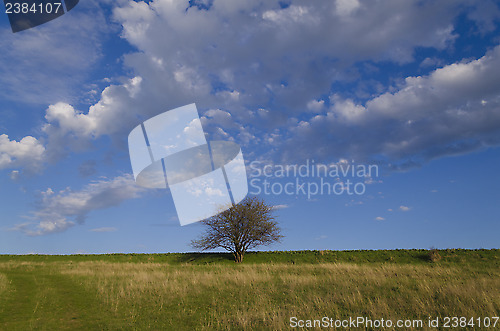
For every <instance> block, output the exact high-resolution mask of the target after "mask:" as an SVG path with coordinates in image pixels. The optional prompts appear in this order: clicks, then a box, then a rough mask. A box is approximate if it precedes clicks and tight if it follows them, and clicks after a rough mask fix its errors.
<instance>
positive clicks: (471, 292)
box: [0, 250, 500, 330]
mask: <svg viewBox="0 0 500 331" xmlns="http://www.w3.org/2000/svg"><path fill="white" fill-rule="evenodd" d="M436 254H437V255H439V258H436V256H437V255H436ZM233 261H234V260H233V256H232V255H231V254H230V253H186V254H111V255H69V256H46V255H25V256H12V255H0V330H30V329H47V330H60V329H68V330H69V329H71V330H75V329H76V330H79V329H80V330H84V329H130V328H132V329H147V328H151V329H165V330H194V329H206V330H212V329H217V330H219V329H222V330H224V329H248V330H254V329H258V330H263V329H264V330H281V329H290V327H289V325H290V317H292V316H296V317H297V318H299V319H318V318H321V317H323V316H329V317H331V318H337V319H343V318H348V317H353V318H355V317H357V316H364V317H369V318H372V319H380V318H384V319H387V318H391V319H423V320H427V319H428V317H429V316H432V317H438V316H440V317H444V316H465V317H485V316H498V315H499V312H500V250H473V251H468V250H435V251H428V250H393V251H299V252H253V253H252V252H250V253H247V254H246V255H245V260H244V262H243V263H240V264H235V263H234V262H233ZM474 329H481V328H477V327H475V328H474Z"/></svg>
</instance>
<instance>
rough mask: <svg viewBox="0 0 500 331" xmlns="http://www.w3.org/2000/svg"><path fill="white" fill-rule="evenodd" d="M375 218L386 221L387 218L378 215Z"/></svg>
mask: <svg viewBox="0 0 500 331" xmlns="http://www.w3.org/2000/svg"><path fill="white" fill-rule="evenodd" d="M375 220H376V221H385V218H383V217H382V216H377V217H375Z"/></svg>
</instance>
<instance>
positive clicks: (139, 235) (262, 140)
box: [0, 0, 500, 254]
mask: <svg viewBox="0 0 500 331" xmlns="http://www.w3.org/2000/svg"><path fill="white" fill-rule="evenodd" d="M499 23H500V8H499V4H498V2H495V1H465V0H464V1H423V2H422V1H381V2H376V3H375V2H373V1H357V0H356V1H347V0H337V1H326V0H325V1H314V2H311V1H235V0H213V1H166V0H155V1H148V2H137V1H129V0H119V1H108V0H102V1H97V0H87V1H81V2H80V4H79V5H78V6H77V7H75V8H74V9H73V10H72V11H71V12H69V13H67V14H66V15H63V16H62V17H60V18H58V19H56V20H54V21H51V22H49V23H46V24H44V25H41V26H38V27H36V28H33V29H30V30H26V31H23V32H19V33H12V32H11V30H10V27H9V25H8V19H7V17H6V16H3V18H2V19H1V21H0V33H1V34H2V36H1V38H0V40H1V41H0V43H1V44H2V54H1V55H0V59H1V61H0V73H1V74H0V86H1V87H2V88H1V89H0V102H1V103H0V114H1V115H0V208H1V213H0V253H2V254H26V253H49V254H71V253H111V252H184V251H192V248H190V247H189V242H190V240H191V239H194V238H195V237H197V236H198V235H199V234H200V233H201V231H202V227H201V226H200V225H199V224H192V225H188V226H184V227H181V226H180V225H179V222H178V220H177V216H176V210H175V207H174V204H173V202H172V196H171V194H170V193H169V191H168V190H163V191H162V190H146V189H143V188H141V187H139V186H137V185H136V184H135V182H134V180H133V176H132V169H131V166H130V160H129V155H128V148H127V136H128V133H129V132H130V131H131V130H132V129H133V128H134V127H136V126H137V125H138V124H139V123H141V121H144V120H146V119H148V118H150V117H152V116H155V115H157V114H160V113H162V112H164V111H167V110H169V109H173V108H176V107H179V106H183V105H186V104H190V103H193V102H194V103H196V105H197V107H198V111H199V114H200V117H201V121H202V125H203V128H204V130H205V132H206V133H207V138H208V139H209V140H231V141H234V142H236V143H238V144H239V145H240V146H241V148H242V151H243V155H244V157H245V160H246V162H247V165H248V166H249V165H250V163H251V162H255V161H258V162H259V164H260V165H261V166H264V165H273V166H276V165H294V164H295V165H301V164H305V163H307V162H311V161H314V162H316V163H321V164H325V165H344V166H345V165H346V164H366V165H369V164H376V165H377V166H378V167H379V169H380V172H379V176H372V177H366V178H357V180H358V182H360V183H363V184H364V187H365V188H366V191H365V192H364V194H361V195H348V194H339V195H327V194H323V195H321V194H316V195H314V196H312V197H309V198H308V197H307V196H304V195H303V194H298V195H287V194H268V195H266V194H263V193H261V194H260V195H259V196H260V197H261V198H264V199H265V200H266V201H268V202H269V203H270V204H273V205H275V206H276V216H277V217H278V218H277V219H278V221H279V223H280V225H281V227H282V228H283V231H284V234H285V236H286V237H285V239H284V240H283V242H282V243H280V244H276V245H274V246H272V247H270V248H269V249H276V250H291V249H293V250H295V249H385V248H430V247H438V248H451V247H455V248H498V247H499V239H498V233H500V226H499V216H498V215H500V207H499V206H500V204H499V202H500V201H499V200H500V194H499V193H498V190H497V188H498V187H500V176H499V175H498V168H499V165H500V149H499V148H498V146H499V144H500V38H499V36H500V33H499V32H500V29H499ZM248 174H250V168H248ZM261 179H263V178H261ZM270 180H272V181H273V183H277V184H276V185H278V184H280V183H281V184H282V185H284V184H286V182H287V181H290V180H292V181H293V180H295V178H271V179H270ZM314 180H317V179H312V181H314ZM335 180H338V181H340V182H343V183H345V180H346V179H345V178H340V179H335Z"/></svg>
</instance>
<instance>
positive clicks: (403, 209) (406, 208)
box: [399, 206, 411, 211]
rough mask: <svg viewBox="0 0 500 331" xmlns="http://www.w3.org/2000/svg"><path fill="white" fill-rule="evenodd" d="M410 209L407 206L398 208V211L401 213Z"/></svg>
mask: <svg viewBox="0 0 500 331" xmlns="http://www.w3.org/2000/svg"><path fill="white" fill-rule="evenodd" d="M410 209H411V208H410V207H407V206H399V210H401V211H409V210H410Z"/></svg>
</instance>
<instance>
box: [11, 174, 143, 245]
mask: <svg viewBox="0 0 500 331" xmlns="http://www.w3.org/2000/svg"><path fill="white" fill-rule="evenodd" d="M143 192H144V189H143V188H141V187H139V186H137V185H136V184H135V181H134V178H133V177H132V175H122V176H117V177H115V178H111V179H100V180H97V181H92V182H91V183H90V184H88V185H86V186H85V187H84V188H83V189H81V190H79V191H74V190H72V189H70V188H66V189H65V190H62V191H59V192H54V191H53V190H52V189H50V188H49V189H47V190H46V191H45V192H42V193H41V198H40V201H39V202H38V208H37V210H35V211H33V212H32V213H31V215H30V216H28V217H27V218H29V219H31V220H32V221H30V222H26V223H23V224H19V225H17V226H16V227H15V229H14V230H20V231H23V232H24V233H26V234H27V235H30V236H39V235H45V234H50V233H56V232H62V231H65V230H67V229H68V228H70V227H72V226H75V225H77V224H82V223H83V222H84V221H85V219H86V218H87V215H88V214H89V213H90V212H91V211H94V210H99V209H106V208H110V207H113V206H118V205H119V204H121V203H122V202H123V201H126V200H129V199H136V198H139V197H141V194H142V193H143Z"/></svg>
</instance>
